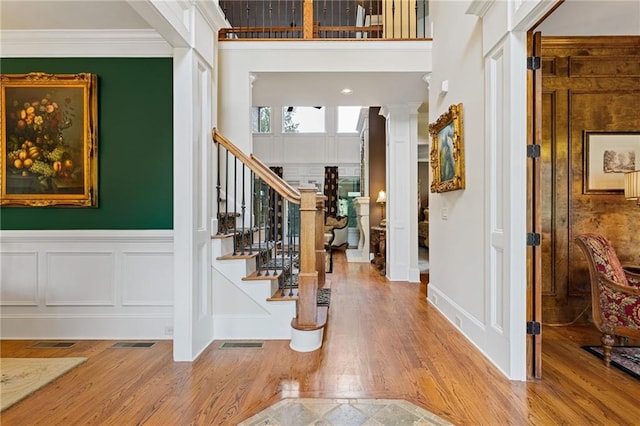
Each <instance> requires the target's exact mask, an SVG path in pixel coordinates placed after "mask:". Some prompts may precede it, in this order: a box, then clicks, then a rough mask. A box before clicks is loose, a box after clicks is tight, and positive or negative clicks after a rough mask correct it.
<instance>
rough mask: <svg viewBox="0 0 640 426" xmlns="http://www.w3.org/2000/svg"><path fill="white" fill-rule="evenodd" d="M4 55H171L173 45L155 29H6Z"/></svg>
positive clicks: (1, 39) (0, 43) (0, 39)
mask: <svg viewBox="0 0 640 426" xmlns="http://www.w3.org/2000/svg"><path fill="white" fill-rule="evenodd" d="M0 51H2V57H3V58H34V57H35V58H37V57H136V58H143V57H171V56H173V49H172V48H171V46H170V45H169V44H168V43H167V42H166V41H165V40H164V39H163V38H162V37H161V36H160V35H159V34H158V33H157V32H156V31H155V30H148V29H145V30H29V31H23V30H4V31H0Z"/></svg>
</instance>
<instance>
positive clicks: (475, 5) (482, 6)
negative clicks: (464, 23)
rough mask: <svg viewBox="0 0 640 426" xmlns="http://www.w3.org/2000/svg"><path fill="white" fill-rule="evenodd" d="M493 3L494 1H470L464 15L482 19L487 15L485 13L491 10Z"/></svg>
mask: <svg viewBox="0 0 640 426" xmlns="http://www.w3.org/2000/svg"><path fill="white" fill-rule="evenodd" d="M494 2H495V0H472V2H471V3H470V4H469V7H468V8H467V11H466V14H467V15H476V16H479V17H480V18H482V17H483V16H484V15H485V14H486V13H487V11H488V10H489V9H491V6H493V3H494Z"/></svg>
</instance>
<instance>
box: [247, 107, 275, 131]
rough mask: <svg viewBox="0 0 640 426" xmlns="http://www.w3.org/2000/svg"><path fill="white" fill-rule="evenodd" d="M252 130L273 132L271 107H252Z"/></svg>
mask: <svg viewBox="0 0 640 426" xmlns="http://www.w3.org/2000/svg"><path fill="white" fill-rule="evenodd" d="M251 131H252V132H253V133H271V107H269V106H257V107H252V108H251Z"/></svg>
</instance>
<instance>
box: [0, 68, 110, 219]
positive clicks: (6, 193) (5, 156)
mask: <svg viewBox="0 0 640 426" xmlns="http://www.w3.org/2000/svg"><path fill="white" fill-rule="evenodd" d="M97 90H98V80H97V76H96V75H95V74H88V73H80V74H45V73H28V74H0V117H2V127H1V131H2V138H1V139H2V140H1V144H2V145H1V149H0V156H1V157H0V158H1V166H0V168H1V171H2V174H1V177H0V181H1V182H0V185H1V190H0V205H2V206H23V207H24V206H31V207H41V206H69V207H96V206H97V190H98V150H97V148H98V144H97V134H98V131H97V124H98V111H97V109H98V97H97Z"/></svg>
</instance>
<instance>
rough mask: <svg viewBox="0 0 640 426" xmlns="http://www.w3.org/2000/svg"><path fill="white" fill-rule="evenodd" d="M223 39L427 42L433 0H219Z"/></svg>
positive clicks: (221, 35)
mask: <svg viewBox="0 0 640 426" xmlns="http://www.w3.org/2000/svg"><path fill="white" fill-rule="evenodd" d="M219 3H220V7H221V9H222V11H223V12H224V14H225V16H226V18H227V21H228V22H229V25H230V28H224V29H222V30H220V36H219V37H220V40H237V39H252V40H255V39H305V40H312V39H393V40H399V39H425V38H427V39H428V38H430V37H431V23H430V21H429V0H248V1H247V0H220V2H219Z"/></svg>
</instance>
